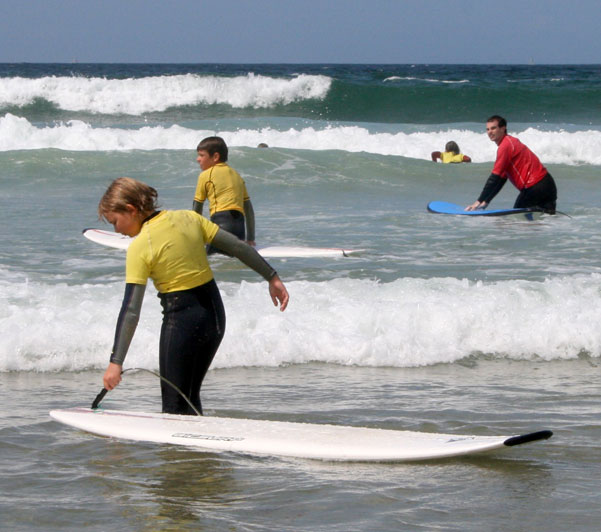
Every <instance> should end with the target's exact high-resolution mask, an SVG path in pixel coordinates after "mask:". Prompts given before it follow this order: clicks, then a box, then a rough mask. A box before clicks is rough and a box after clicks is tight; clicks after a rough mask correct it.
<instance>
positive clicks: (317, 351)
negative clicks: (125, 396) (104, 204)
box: [0, 274, 601, 371]
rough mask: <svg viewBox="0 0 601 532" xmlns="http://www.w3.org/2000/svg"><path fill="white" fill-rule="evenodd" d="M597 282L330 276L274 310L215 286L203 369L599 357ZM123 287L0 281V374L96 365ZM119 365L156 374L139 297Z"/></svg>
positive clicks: (297, 289) (260, 288)
mask: <svg viewBox="0 0 601 532" xmlns="http://www.w3.org/2000/svg"><path fill="white" fill-rule="evenodd" d="M600 282H601V276H600V275H598V274H592V275H587V276H577V277H564V278H556V279H552V280H547V281H544V282H529V281H519V280H514V281H502V282H495V283H482V282H478V283H473V282H470V281H467V280H458V279H452V278H435V279H412V278H405V279H398V280H396V281H394V282H391V283H378V282H375V281H371V280H357V279H336V280H332V281H327V282H321V283H312V282H307V281H293V282H290V283H288V289H289V291H290V294H291V302H290V306H289V308H288V310H286V312H284V313H280V312H279V311H278V310H276V309H275V308H274V307H273V306H272V303H271V300H270V299H269V297H268V294H267V287H266V285H265V283H247V282H242V283H241V284H234V283H221V284H220V288H221V291H222V294H223V299H224V303H225V307H226V310H227V314H228V325H227V333H226V336H225V339H224V341H223V343H222V345H221V348H220V351H219V354H218V356H217V357H216V359H215V361H214V364H213V367H215V368H220V367H221V368H223V367H235V366H278V365H282V364H289V363H305V362H310V361H321V362H328V363H337V364H344V365H358V366H396V367H414V366H425V365H432V364H438V363H453V362H455V361H458V360H460V359H462V358H465V357H467V356H470V355H474V354H475V355H477V354H479V353H486V354H488V355H490V356H495V357H507V358H510V359H516V360H521V359H534V358H538V359H541V360H561V359H573V358H576V357H578V356H579V355H581V354H582V353H587V354H589V355H590V356H592V357H600V356H601V337H600V336H599V328H598V321H599V315H600V314H601V298H599V292H598V286H599V283H600ZM122 291H123V283H112V284H104V285H83V286H70V285H66V284H55V285H45V284H37V283H33V282H27V281H24V280H22V279H21V280H19V281H18V282H12V283H9V282H7V281H1V282H0V300H1V301H2V305H1V306H0V309H1V310H0V335H1V336H2V339H3V341H2V343H1V344H0V371H14V370H24V371H65V370H67V371H70V370H75V371H76V370H83V369H90V368H98V369H100V368H103V367H104V366H105V365H106V363H107V360H108V356H109V353H110V349H111V345H112V338H113V334H114V326H115V322H116V318H117V313H118V311H119V307H120V303H121V297H122ZM148 292H149V293H148V294H147V296H146V299H145V301H144V307H143V310H142V316H141V320H140V324H139V326H138V330H137V332H136V335H135V338H134V341H133V342H132V346H131V348H130V353H129V355H128V358H127V360H126V367H139V366H141V367H146V368H149V369H156V368H157V364H158V355H157V345H158V333H159V329H160V321H161V312H160V307H159V304H158V299H157V298H156V297H154V290H153V289H152V288H149V289H148Z"/></svg>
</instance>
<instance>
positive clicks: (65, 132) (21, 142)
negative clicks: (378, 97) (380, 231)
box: [0, 113, 601, 165]
mask: <svg viewBox="0 0 601 532" xmlns="http://www.w3.org/2000/svg"><path fill="white" fill-rule="evenodd" d="M399 128H401V126H399ZM216 133H217V134H218V135H220V136H222V137H224V138H225V139H226V142H227V143H228V145H229V146H232V147H236V146H239V147H256V146H257V145H258V144H259V143H260V142H265V143H267V144H268V145H269V146H271V147H278V148H290V149H305V150H344V151H348V152H369V153H375V154H380V155H396V156H403V157H411V158H415V159H425V160H430V153H431V152H432V151H435V150H443V149H444V145H445V144H446V142H448V141H449V140H455V142H457V143H458V144H459V146H460V148H461V150H462V152H463V153H465V154H467V155H470V157H472V160H473V161H474V162H491V161H494V159H495V154H496V146H495V145H494V143H492V142H491V141H490V140H489V139H488V137H487V136H486V135H485V134H484V133H482V132H480V131H470V130H468V129H459V128H446V129H439V130H436V131H429V132H428V131H418V132H404V131H398V132H378V131H372V130H370V129H369V128H368V127H364V126H360V125H327V124H324V125H323V127H319V126H314V125H312V126H310V127H303V128H290V129H287V130H278V129H275V128H273V127H262V128H258V129H245V128H240V129H235V130H231V131H218V132H215V131H214V130H208V129H207V130H197V129H190V128H186V127H182V126H178V125H173V126H170V127H163V126H156V127H142V128H138V129H123V128H104V127H92V126H91V125H90V124H88V123H86V122H82V121H79V120H72V121H69V122H66V123H59V124H56V125H53V126H46V127H36V126H35V125H33V124H32V123H30V122H29V121H28V120H27V119H26V118H22V117H17V116H15V115H12V114H10V113H7V114H6V115H4V116H3V117H0V151H9V150H32V149H44V148H57V149H61V150H73V151H113V150H159V149H161V150H162V149H171V150H177V149H182V150H184V149H185V150H189V149H191V147H194V146H196V144H197V143H198V140H199V139H201V138H202V137H204V136H208V135H214V134H216ZM512 134H515V135H516V136H517V137H519V138H520V140H522V142H524V143H525V144H526V145H528V146H529V147H530V148H531V149H532V150H533V151H534V152H535V153H536V154H537V155H538V156H539V157H540V159H541V160H542V161H543V162H544V163H546V164H568V165H581V164H591V165H601V131H596V130H582V131H542V130H539V129H535V128H532V127H530V128H527V129H525V130H522V131H517V132H515V133H513V132H512Z"/></svg>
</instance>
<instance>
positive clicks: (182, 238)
mask: <svg viewBox="0 0 601 532" xmlns="http://www.w3.org/2000/svg"><path fill="white" fill-rule="evenodd" d="M156 200H157V192H156V190H155V189H154V188H152V187H151V186H149V185H147V184H145V183H142V182H140V181H136V180H135V179H131V178H128V177H121V178H119V179H115V180H114V181H113V182H112V183H111V185H110V186H109V187H108V189H107V191H106V192H105V194H104V196H103V197H102V199H101V200H100V203H99V205H98V215H99V216H100V218H101V219H105V220H106V221H107V222H109V223H110V224H113V225H114V226H115V231H117V232H118V233H121V234H124V235H127V236H131V237H135V236H139V238H136V239H135V240H133V241H132V242H131V244H130V246H129V248H128V249H127V259H126V262H125V295H124V298H123V303H122V305H121V311H120V312H119V318H118V320H117V327H116V331H115V340H114V343H113V350H112V352H111V359H110V363H109V365H108V368H107V370H106V372H105V373H104V377H103V383H104V387H105V389H107V390H112V389H113V388H115V386H117V385H118V384H119V382H120V381H121V372H122V365H123V361H124V360H125V355H126V354H127V351H128V349H129V344H130V343H131V340H132V338H133V335H134V332H135V330H136V326H137V324H138V319H139V317H140V309H141V307H142V300H143V299H144V292H145V289H146V283H147V281H148V279H149V278H150V279H152V280H153V282H154V285H155V287H156V289H157V290H158V292H159V294H158V295H159V299H160V300H161V306H162V307H163V325H162V327H161V337H160V342H159V367H160V372H161V376H162V377H163V378H165V379H167V380H168V381H169V382H171V383H173V384H174V385H175V386H177V387H178V388H179V390H181V392H182V393H183V394H184V395H185V396H186V397H187V398H188V399H189V401H190V402H191V403H192V404H193V405H194V407H195V408H196V409H197V410H198V411H199V412H201V413H202V407H201V402H200V387H201V384H202V381H203V379H204V377H205V375H206V373H207V371H208V369H209V366H210V365H211V362H212V361H213V357H214V356H215V353H216V352H217V348H218V347H219V344H220V343H221V339H222V338H223V335H224V333H225V311H224V308H223V303H222V301H221V296H220V294H219V289H218V288H217V284H216V283H215V280H214V278H213V272H212V271H211V267H210V266H209V262H208V259H207V255H206V251H205V244H213V245H214V246H216V247H217V248H219V249H221V250H223V251H225V252H226V253H228V254H230V255H233V256H234V257H237V258H238V259H239V260H240V261H241V262H243V263H244V264H246V265H247V266H249V267H250V268H252V269H253V270H255V271H256V272H257V273H258V274H259V275H261V276H262V277H263V278H264V279H265V280H267V281H268V283H269V294H270V296H271V299H272V301H273V304H274V305H276V306H277V305H278V302H279V305H280V310H282V311H283V310H285V309H286V307H287V306H288V299H289V297H288V291H287V290H286V287H285V286H284V284H283V283H282V281H281V280H280V278H279V277H278V274H277V272H276V271H275V270H274V269H273V268H272V267H271V266H270V265H269V264H268V263H267V262H266V261H265V260H264V259H263V257H261V255H259V253H258V252H257V251H256V250H255V249H253V248H252V247H250V246H249V245H247V244H245V243H244V242H242V241H241V240H239V239H238V238H236V237H235V236H234V235H232V234H231V233H228V232H227V231H225V230H224V229H221V228H220V227H219V226H218V225H216V224H214V223H213V222H210V221H209V220H207V219H206V218H204V217H203V216H200V215H199V214H198V213H196V212H194V211H188V210H181V211H166V210H165V211H160V210H157V206H156ZM161 395H162V401H163V412H165V413H169V414H193V413H194V411H193V409H192V408H191V407H190V405H189V404H188V403H187V401H186V400H185V399H184V398H183V397H182V396H181V395H180V394H179V393H178V392H177V391H176V390H174V389H173V388H172V387H171V386H170V385H169V384H167V383H165V382H163V381H161Z"/></svg>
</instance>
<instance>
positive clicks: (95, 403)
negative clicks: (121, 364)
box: [92, 368, 202, 416]
mask: <svg viewBox="0 0 601 532" xmlns="http://www.w3.org/2000/svg"><path fill="white" fill-rule="evenodd" d="M126 371H146V372H148V373H152V374H153V375H154V376H155V377H158V378H159V379H161V380H162V381H163V382H165V383H167V384H168V385H169V386H171V387H172V388H173V389H174V390H175V391H176V392H177V393H179V394H180V395H181V396H182V397H183V398H184V400H185V401H186V403H188V405H189V406H190V408H191V409H192V410H194V412H196V415H197V416H202V414H201V413H200V412H199V411H198V409H197V408H196V407H195V406H194V405H193V404H192V403H191V402H190V399H188V398H187V397H186V396H185V395H184V393H183V392H182V391H181V390H180V389H179V388H178V387H177V386H176V385H175V384H173V383H172V382H171V381H170V380H169V379H166V378H165V377H163V376H162V375H160V374H159V373H157V372H156V371H152V370H150V369H146V368H127V369H124V370H123V371H122V372H121V375H123V374H124V373H125V372H126ZM107 393H108V390H107V389H106V388H102V390H100V393H99V394H98V395H97V396H96V399H94V401H93V402H92V410H96V409H97V408H98V406H99V405H100V402H101V401H102V400H103V399H104V396H105V395H106V394H107Z"/></svg>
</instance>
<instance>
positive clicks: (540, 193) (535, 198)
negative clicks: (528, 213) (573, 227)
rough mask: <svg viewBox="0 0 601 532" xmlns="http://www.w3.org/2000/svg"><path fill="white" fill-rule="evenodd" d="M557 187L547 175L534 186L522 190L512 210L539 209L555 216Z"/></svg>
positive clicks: (549, 175)
mask: <svg viewBox="0 0 601 532" xmlns="http://www.w3.org/2000/svg"><path fill="white" fill-rule="evenodd" d="M556 206H557V187H556V186H555V180H554V179H553V178H552V177H551V174H547V175H546V176H545V177H543V178H542V179H541V180H540V181H539V182H538V183H536V185H533V186H531V187H530V188H525V189H524V190H522V191H521V192H520V194H519V196H518V197H517V199H516V200H515V204H514V205H513V208H514V209H522V208H527V207H539V208H541V209H543V211H545V212H546V213H547V214H555V208H556Z"/></svg>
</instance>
